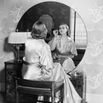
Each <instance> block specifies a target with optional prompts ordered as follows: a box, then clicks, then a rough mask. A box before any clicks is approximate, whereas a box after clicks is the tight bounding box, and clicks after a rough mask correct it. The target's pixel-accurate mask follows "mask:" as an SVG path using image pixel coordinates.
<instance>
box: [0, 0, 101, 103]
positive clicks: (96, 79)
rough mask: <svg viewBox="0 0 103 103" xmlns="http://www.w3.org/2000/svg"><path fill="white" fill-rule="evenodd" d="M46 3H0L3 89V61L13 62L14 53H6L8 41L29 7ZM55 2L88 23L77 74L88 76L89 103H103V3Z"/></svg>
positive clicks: (1, 81) (4, 0) (31, 0)
mask: <svg viewBox="0 0 103 103" xmlns="http://www.w3.org/2000/svg"><path fill="white" fill-rule="evenodd" d="M43 1H47V0H0V89H2V88H1V87H2V85H3V84H4V78H2V77H3V76H4V75H3V72H4V61H6V60H9V59H12V58H13V53H12V52H10V50H7V49H6V46H7V45H5V47H4V44H5V43H6V41H7V39H6V38H7V37H8V35H9V34H10V32H12V31H15V28H16V26H17V23H18V22H19V20H20V18H21V16H22V15H23V14H24V13H25V12H26V11H27V10H28V9H29V8H30V7H32V6H33V5H35V4H38V3H40V2H43ZM51 1H55V0H51ZM56 1H58V2H61V3H64V4H66V5H68V6H70V7H72V8H73V9H75V10H76V11H77V12H78V13H79V14H80V16H81V17H82V19H83V21H84V23H85V26H86V29H87V34H88V35H87V36H88V45H87V49H86V53H85V55H84V58H83V59H82V61H81V63H80V64H79V65H78V70H84V71H85V73H86V74H87V102H88V103H103V98H102V97H103V86H102V85H103V63H102V62H103V30H102V28H103V1H102V0H56Z"/></svg>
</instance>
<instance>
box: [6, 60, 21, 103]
mask: <svg viewBox="0 0 103 103" xmlns="http://www.w3.org/2000/svg"><path fill="white" fill-rule="evenodd" d="M21 68H22V61H19V62H18V61H15V60H9V61H5V94H6V103H15V79H14V77H15V76H16V77H20V78H21Z"/></svg>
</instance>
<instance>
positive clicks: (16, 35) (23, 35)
mask: <svg viewBox="0 0 103 103" xmlns="http://www.w3.org/2000/svg"><path fill="white" fill-rule="evenodd" d="M29 37H30V32H12V33H11V34H10V35H9V37H8V43H10V44H11V45H13V46H15V47H16V49H17V56H16V61H18V62H19V61H21V60H20V47H21V46H22V45H23V44H25V41H26V40H27V38H29Z"/></svg>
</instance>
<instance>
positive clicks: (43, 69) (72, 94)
mask: <svg viewBox="0 0 103 103" xmlns="http://www.w3.org/2000/svg"><path fill="white" fill-rule="evenodd" d="M47 32H48V30H47V28H46V26H45V24H43V23H42V22H39V21H38V22H36V23H35V24H34V26H33V30H32V33H31V35H32V38H31V39H28V40H27V41H26V43H25V46H26V49H25V62H26V64H25V66H24V68H23V71H22V72H23V78H24V79H29V80H54V81H59V80H61V79H63V80H64V100H63V103H80V102H81V98H80V96H79V95H78V94H77V92H76V91H75V89H74V87H73V85H72V84H71V82H70V80H69V77H68V75H67V74H66V73H65V72H64V69H63V68H62V67H61V65H60V63H53V60H52V56H51V51H50V47H49V45H48V44H47V43H46V42H45V41H44V39H45V38H46V35H47Z"/></svg>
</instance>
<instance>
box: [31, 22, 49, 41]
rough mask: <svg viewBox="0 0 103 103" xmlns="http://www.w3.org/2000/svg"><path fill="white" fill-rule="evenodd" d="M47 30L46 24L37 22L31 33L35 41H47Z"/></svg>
mask: <svg viewBox="0 0 103 103" xmlns="http://www.w3.org/2000/svg"><path fill="white" fill-rule="evenodd" d="M46 30H47V28H46V26H45V24H44V23H43V22H41V21H37V22H35V23H34V25H33V27H32V31H31V36H32V38H34V39H45V38H46V36H47V34H46V33H45V31H46Z"/></svg>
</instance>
